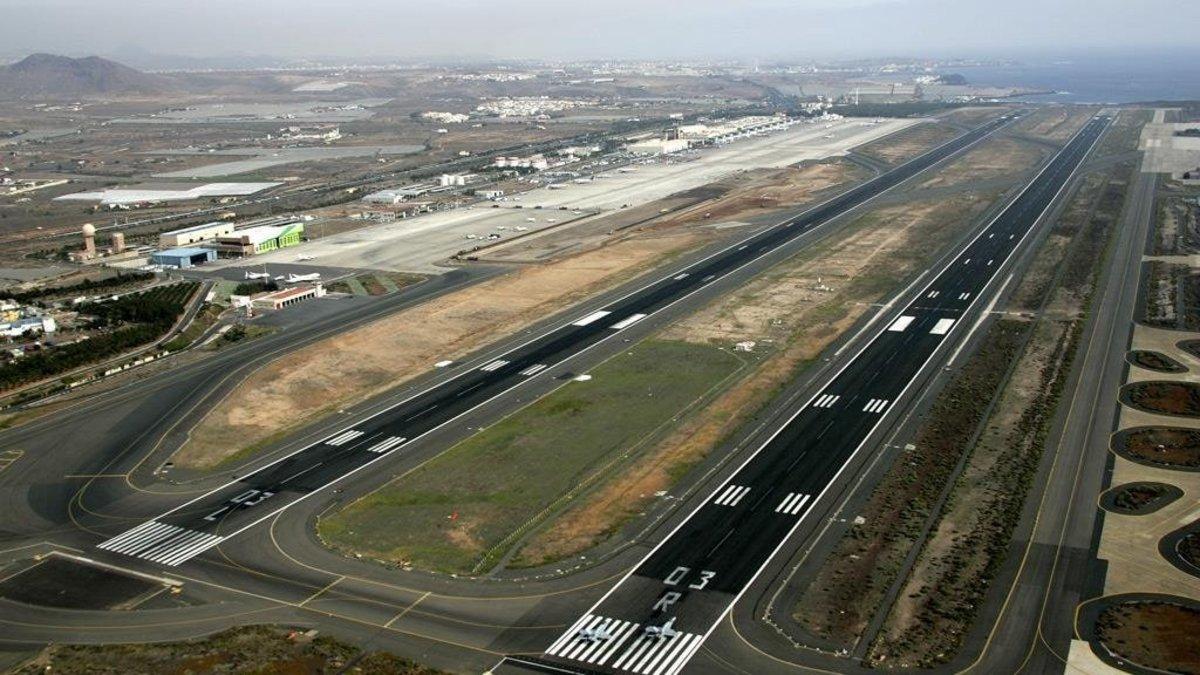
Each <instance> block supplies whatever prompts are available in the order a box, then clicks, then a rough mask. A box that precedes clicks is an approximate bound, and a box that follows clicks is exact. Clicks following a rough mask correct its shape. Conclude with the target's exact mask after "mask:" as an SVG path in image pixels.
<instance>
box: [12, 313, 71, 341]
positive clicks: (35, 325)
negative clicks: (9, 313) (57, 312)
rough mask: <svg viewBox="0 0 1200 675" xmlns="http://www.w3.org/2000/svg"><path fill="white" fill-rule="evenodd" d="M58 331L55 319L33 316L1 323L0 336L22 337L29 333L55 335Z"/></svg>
mask: <svg viewBox="0 0 1200 675" xmlns="http://www.w3.org/2000/svg"><path fill="white" fill-rule="evenodd" d="M56 330H58V324H57V323H55V321H54V317H50V316H31V317H27V318H24V319H17V320H16V321H9V322H5V323H0V335H6V336H8V337H20V336H22V335H24V334H25V333H27V332H29V331H33V332H35V333H53V332H54V331H56Z"/></svg>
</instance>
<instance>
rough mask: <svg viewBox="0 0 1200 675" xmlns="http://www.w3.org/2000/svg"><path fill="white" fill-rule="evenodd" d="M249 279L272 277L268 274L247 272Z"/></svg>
mask: <svg viewBox="0 0 1200 675" xmlns="http://www.w3.org/2000/svg"><path fill="white" fill-rule="evenodd" d="M246 278H247V279H270V278H271V275H270V274H269V273H268V272H246Z"/></svg>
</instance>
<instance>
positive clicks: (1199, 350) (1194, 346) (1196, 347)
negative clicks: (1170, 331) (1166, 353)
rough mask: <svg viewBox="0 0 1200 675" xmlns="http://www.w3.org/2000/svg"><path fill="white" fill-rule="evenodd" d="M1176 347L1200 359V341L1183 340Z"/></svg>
mask: <svg viewBox="0 0 1200 675" xmlns="http://www.w3.org/2000/svg"><path fill="white" fill-rule="evenodd" d="M1175 346H1176V347H1179V348H1180V349H1182V350H1183V351H1185V352H1187V353H1189V354H1191V355H1192V356H1194V357H1196V358H1198V359H1200V340H1181V341H1179V342H1176V343H1175Z"/></svg>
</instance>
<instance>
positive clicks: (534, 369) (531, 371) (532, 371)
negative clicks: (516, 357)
mask: <svg viewBox="0 0 1200 675" xmlns="http://www.w3.org/2000/svg"><path fill="white" fill-rule="evenodd" d="M547 367H548V366H546V364H544V363H538V364H535V365H532V366H529V367H528V368H526V369H525V370H522V371H521V374H522V375H524V376H525V377H529V376H530V375H537V374H538V373H540V372H542V371H543V370H545V369H546V368H547Z"/></svg>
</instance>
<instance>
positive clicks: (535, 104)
mask: <svg viewBox="0 0 1200 675" xmlns="http://www.w3.org/2000/svg"><path fill="white" fill-rule="evenodd" d="M591 104H592V102H591V101H585V100H581V99H569V98H550V97H548V96H520V97H516V98H510V97H504V98H498V99H495V100H491V101H485V102H484V103H481V104H479V105H478V106H476V107H475V110H477V111H479V112H480V113H483V114H485V115H496V116H498V117H536V116H537V115H547V114H549V113H554V112H562V111H563V110H570V109H572V108H578V107H581V106H586V105H591Z"/></svg>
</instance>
